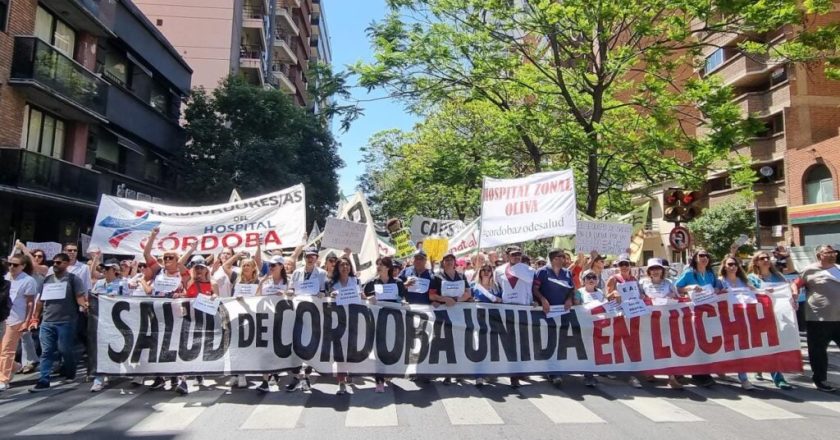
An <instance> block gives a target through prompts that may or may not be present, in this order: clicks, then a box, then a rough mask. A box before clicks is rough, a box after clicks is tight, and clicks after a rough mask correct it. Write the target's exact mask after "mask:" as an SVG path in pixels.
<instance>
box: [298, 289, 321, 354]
mask: <svg viewBox="0 0 840 440" xmlns="http://www.w3.org/2000/svg"><path fill="white" fill-rule="evenodd" d="M305 315H309V319H310V321H309V325H308V326H306V327H304V319H303V318H304V316H305ZM304 328H308V329H309V330H310V333H311V334H310V335H309V342H308V343H307V344H306V345H304V344H303V330H304ZM320 343H321V312H320V311H318V306H316V305H315V303H311V302H299V303H298V304H297V307H296V308H295V328H294V331H293V332H292V347H293V348H294V350H295V354H297V355H298V357H300V358H301V359H303V360H305V361H308V360H310V359H312V358H313V357H315V353H316V352H317V351H318V344H320Z"/></svg>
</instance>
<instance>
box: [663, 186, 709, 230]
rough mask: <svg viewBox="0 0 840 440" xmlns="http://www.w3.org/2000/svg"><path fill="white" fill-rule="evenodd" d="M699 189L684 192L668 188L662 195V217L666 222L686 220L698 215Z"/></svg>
mask: <svg viewBox="0 0 840 440" xmlns="http://www.w3.org/2000/svg"><path fill="white" fill-rule="evenodd" d="M702 197H703V195H702V194H701V193H700V192H699V191H691V192H685V191H683V190H681V189H669V190H667V191H665V194H664V195H663V202H664V203H663V207H662V209H663V213H664V215H663V217H664V220H665V221H666V222H671V223H681V222H687V221H690V220H691V219H693V218H695V217H697V216H698V215H700V211H701V209H702V208H701V207H700V206H699V204H700V199H702Z"/></svg>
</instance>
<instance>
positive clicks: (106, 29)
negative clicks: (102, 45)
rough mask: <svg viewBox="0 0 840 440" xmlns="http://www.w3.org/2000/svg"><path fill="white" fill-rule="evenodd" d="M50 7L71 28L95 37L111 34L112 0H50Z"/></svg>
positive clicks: (114, 9) (113, 10)
mask: <svg viewBox="0 0 840 440" xmlns="http://www.w3.org/2000/svg"><path fill="white" fill-rule="evenodd" d="M48 4H49V6H50V9H52V10H53V12H55V13H56V14H58V15H59V16H60V17H61V19H62V20H64V21H65V22H67V23H68V24H70V26H72V27H73V28H75V29H77V30H81V31H85V32H88V33H90V34H93V35H94V36H97V37H110V36H113V35H114V34H113V32H112V31H111V29H113V27H114V23H115V17H116V7H117V4H116V2H114V1H113V0H52V1H50V2H48Z"/></svg>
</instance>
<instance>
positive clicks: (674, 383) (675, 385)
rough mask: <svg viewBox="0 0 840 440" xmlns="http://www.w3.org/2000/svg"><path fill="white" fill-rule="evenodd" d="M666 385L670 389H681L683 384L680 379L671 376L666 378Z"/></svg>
mask: <svg viewBox="0 0 840 440" xmlns="http://www.w3.org/2000/svg"><path fill="white" fill-rule="evenodd" d="M668 387H670V388H671V389H672V390H681V389H683V384H682V383H680V381H679V380H677V378H676V377H671V378H670V379H668Z"/></svg>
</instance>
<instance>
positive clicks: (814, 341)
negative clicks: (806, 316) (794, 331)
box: [805, 321, 840, 383]
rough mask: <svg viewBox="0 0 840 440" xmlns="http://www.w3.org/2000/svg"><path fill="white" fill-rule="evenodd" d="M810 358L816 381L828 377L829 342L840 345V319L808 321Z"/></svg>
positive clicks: (823, 380)
mask: <svg viewBox="0 0 840 440" xmlns="http://www.w3.org/2000/svg"><path fill="white" fill-rule="evenodd" d="M805 327H806V329H807V332H808V358H809V359H810V362H811V371H812V372H813V373H814V376H813V380H814V383H818V382H825V381H826V379H828V344H830V343H831V342H834V343H835V344H836V345H837V346H838V347H840V321H808V322H807V323H806V324H805Z"/></svg>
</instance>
